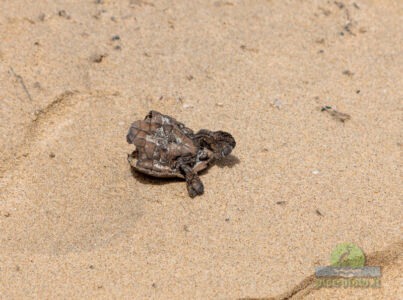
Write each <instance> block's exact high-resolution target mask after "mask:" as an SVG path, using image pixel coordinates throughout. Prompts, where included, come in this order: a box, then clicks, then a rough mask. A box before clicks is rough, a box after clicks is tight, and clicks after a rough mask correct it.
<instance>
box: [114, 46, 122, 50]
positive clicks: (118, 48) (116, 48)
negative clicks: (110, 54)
mask: <svg viewBox="0 0 403 300" xmlns="http://www.w3.org/2000/svg"><path fill="white" fill-rule="evenodd" d="M113 49H115V50H122V47H120V46H119V45H118V46H115V47H114V48H113Z"/></svg>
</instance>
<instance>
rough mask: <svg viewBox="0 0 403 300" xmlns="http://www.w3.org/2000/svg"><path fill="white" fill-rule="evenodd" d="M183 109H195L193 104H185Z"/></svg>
mask: <svg viewBox="0 0 403 300" xmlns="http://www.w3.org/2000/svg"><path fill="white" fill-rule="evenodd" d="M183 108H185V109H186V108H193V105H192V104H183Z"/></svg>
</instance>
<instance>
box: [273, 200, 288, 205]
mask: <svg viewBox="0 0 403 300" xmlns="http://www.w3.org/2000/svg"><path fill="white" fill-rule="evenodd" d="M276 204H277V205H284V204H287V201H277V202H276Z"/></svg>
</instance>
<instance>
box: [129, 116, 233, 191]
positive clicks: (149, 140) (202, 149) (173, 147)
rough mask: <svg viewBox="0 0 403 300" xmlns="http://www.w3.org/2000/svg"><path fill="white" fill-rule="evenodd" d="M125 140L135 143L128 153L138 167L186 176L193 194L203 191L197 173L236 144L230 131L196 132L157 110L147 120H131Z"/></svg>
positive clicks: (159, 174)
mask: <svg viewBox="0 0 403 300" xmlns="http://www.w3.org/2000/svg"><path fill="white" fill-rule="evenodd" d="M126 139H127V142H128V143H129V144H134V145H135V146H136V150H135V151H133V153H132V154H129V155H128V161H129V163H130V165H131V166H132V167H133V168H134V169H135V170H137V171H139V172H141V173H145V174H148V175H151V176H154V177H165V178H169V177H179V178H184V179H186V186H187V190H188V193H189V195H190V197H195V196H197V195H200V194H202V193H203V191H204V187H203V183H202V182H201V180H200V178H199V176H198V175H197V173H198V172H200V171H201V170H204V169H206V168H207V167H208V166H209V164H210V163H212V162H213V161H214V160H218V159H222V158H224V157H225V156H227V155H229V154H230V153H231V151H232V149H234V148H235V145H236V143H235V139H234V138H233V137H232V135H231V134H229V133H227V132H224V131H210V130H206V129H201V130H200V131H198V132H197V133H194V132H193V130H191V129H189V128H187V127H186V126H185V125H184V124H182V123H180V122H178V121H177V120H175V119H174V118H172V117H170V116H167V115H163V114H161V113H159V112H158V111H155V110H152V111H150V112H149V113H148V115H147V116H146V117H145V119H144V120H138V121H135V122H134V123H132V125H131V126H130V129H129V133H128V134H127V137H126Z"/></svg>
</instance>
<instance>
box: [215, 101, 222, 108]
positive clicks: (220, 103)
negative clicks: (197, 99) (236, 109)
mask: <svg viewBox="0 0 403 300" xmlns="http://www.w3.org/2000/svg"><path fill="white" fill-rule="evenodd" d="M216 105H217V106H220V107H223V106H224V103H222V102H218V103H217V104H216Z"/></svg>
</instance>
